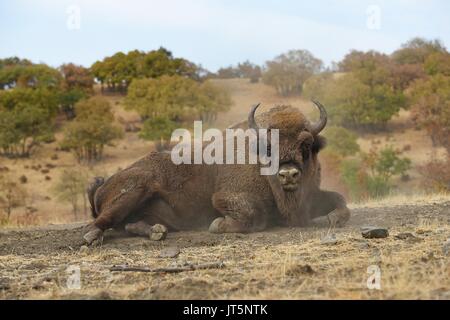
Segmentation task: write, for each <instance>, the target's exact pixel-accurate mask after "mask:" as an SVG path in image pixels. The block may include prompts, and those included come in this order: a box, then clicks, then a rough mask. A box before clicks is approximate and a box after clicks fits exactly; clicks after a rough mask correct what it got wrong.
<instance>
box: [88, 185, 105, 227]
mask: <svg viewBox="0 0 450 320" xmlns="http://www.w3.org/2000/svg"><path fill="white" fill-rule="evenodd" d="M104 183H105V179H104V178H103V177H95V178H94V181H93V182H92V183H91V184H90V185H89V186H88V188H87V190H86V191H87V196H88V199H89V203H90V205H91V213H92V216H93V217H94V219H95V218H97V215H98V213H97V211H96V209H95V203H94V196H95V192H96V191H97V189H98V188H100V187H101V186H102V185H103V184H104Z"/></svg>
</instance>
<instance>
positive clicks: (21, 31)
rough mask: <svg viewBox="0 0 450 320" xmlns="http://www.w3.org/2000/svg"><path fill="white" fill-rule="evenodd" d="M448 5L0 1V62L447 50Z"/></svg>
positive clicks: (221, 59)
mask: <svg viewBox="0 0 450 320" xmlns="http://www.w3.org/2000/svg"><path fill="white" fill-rule="evenodd" d="M449 13H450V1H448V0H313V1H311V0H309V1H300V0H277V1H276V0H272V1H271V0H240V1H238V0H190V1H187V0H160V1H153V0H147V1H145V0H122V1H119V0H15V1H12V0H0V58H5V57H9V56H19V57H21V58H28V59H30V60H32V61H33V62H36V63H37V62H44V63H47V64H49V65H51V66H54V67H57V66H59V65H61V64H62V63H67V62H74V63H76V64H81V65H84V66H90V65H91V64H92V63H93V62H95V61H97V60H101V59H103V58H104V57H106V56H109V55H112V54H114V53H115V52H117V51H123V52H127V51H130V50H134V49H138V50H145V51H149V50H153V49H157V48H159V47H160V46H163V47H165V48H167V49H169V50H170V51H172V53H173V54H174V56H176V57H183V58H187V59H189V60H191V61H193V62H195V63H197V64H201V65H202V66H203V67H205V68H207V69H209V70H210V71H216V70H217V69H218V68H220V67H226V66H229V65H234V64H237V63H238V62H243V61H245V60H247V59H248V60H250V61H252V62H254V63H257V64H263V63H264V62H265V61H267V60H270V59H273V58H274V57H276V56H277V55H279V54H281V53H283V52H286V51H288V50H291V49H307V50H309V51H310V52H311V53H313V54H314V55H315V56H316V57H318V58H320V59H322V60H323V61H324V63H325V64H326V65H329V64H330V63H331V62H332V61H339V60H341V59H342V58H343V57H344V56H345V54H346V53H348V52H349V51H350V50H351V49H357V50H372V49H373V50H378V51H381V52H385V53H391V52H392V51H394V50H395V49H397V48H399V47H400V46H401V44H403V43H405V42H406V41H408V40H409V39H411V38H413V37H416V36H420V37H425V38H428V39H439V40H441V41H442V43H443V44H444V45H445V46H446V47H447V48H450V18H449Z"/></svg>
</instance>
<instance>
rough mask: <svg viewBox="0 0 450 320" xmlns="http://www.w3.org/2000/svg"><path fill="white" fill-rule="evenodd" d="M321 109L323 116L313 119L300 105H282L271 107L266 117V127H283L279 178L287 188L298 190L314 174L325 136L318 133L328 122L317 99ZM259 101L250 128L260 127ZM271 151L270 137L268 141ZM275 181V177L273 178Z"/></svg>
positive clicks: (284, 187) (279, 181) (269, 128)
mask: <svg viewBox="0 0 450 320" xmlns="http://www.w3.org/2000/svg"><path fill="white" fill-rule="evenodd" d="M313 103H314V104H315V105H316V106H317V107H318V109H319V111H320V119H319V120H318V121H317V122H316V123H310V122H309V121H308V120H307V119H306V118H305V116H304V115H303V114H302V113H301V112H300V111H299V110H297V109H295V108H293V107H290V106H278V107H275V108H273V109H271V110H270V111H269V112H268V113H267V114H266V117H265V118H264V119H262V120H263V122H264V125H263V126H264V127H265V128H266V129H267V130H268V131H270V130H271V129H278V130H279V161H280V162H279V170H278V172H277V174H276V180H277V182H278V184H279V186H280V187H281V188H282V190H284V191H285V192H294V191H296V190H297V189H299V187H300V186H301V185H302V184H304V183H306V184H307V183H308V181H309V180H311V178H314V177H313V176H314V173H315V170H316V168H315V166H314V165H315V162H316V161H317V160H316V154H317V152H318V150H319V149H320V147H321V145H322V143H323V140H322V139H321V137H320V136H318V134H319V133H320V132H321V131H322V130H323V128H324V127H325V125H326V123H327V112H326V110H325V108H324V106H323V105H322V104H321V103H319V102H318V101H313ZM258 106H259V104H258V105H255V106H254V107H253V108H252V109H251V111H250V113H249V116H248V124H249V127H250V128H253V129H255V130H258V129H259V126H258V124H257V123H256V120H255V112H256V109H257V108H258ZM266 147H267V149H268V150H267V152H268V153H270V150H271V146H270V141H269V142H268V144H267V145H266ZM271 179H272V182H273V177H272V178H271Z"/></svg>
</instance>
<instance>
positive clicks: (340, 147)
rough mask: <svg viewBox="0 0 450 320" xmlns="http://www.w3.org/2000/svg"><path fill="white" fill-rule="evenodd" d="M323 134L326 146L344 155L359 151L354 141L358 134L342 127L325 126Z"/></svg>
mask: <svg viewBox="0 0 450 320" xmlns="http://www.w3.org/2000/svg"><path fill="white" fill-rule="evenodd" d="M324 136H325V137H326V138H327V148H328V149H329V150H331V151H333V152H336V153H337V154H339V155H341V156H343V157H346V156H352V155H355V154H356V153H357V152H358V151H359V145H358V143H357V142H356V140H357V139H358V136H357V135H356V134H355V133H353V132H352V131H350V130H347V129H345V128H342V127H327V128H326V130H325V132H324Z"/></svg>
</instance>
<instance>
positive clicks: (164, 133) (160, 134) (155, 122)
mask: <svg viewBox="0 0 450 320" xmlns="http://www.w3.org/2000/svg"><path fill="white" fill-rule="evenodd" d="M177 127H178V126H177V124H176V123H175V122H173V121H171V120H170V119H168V118H161V117H157V118H152V119H147V120H145V122H144V126H143V128H142V130H141V131H140V132H139V136H140V137H141V138H142V139H145V140H150V141H155V144H156V149H157V150H158V151H163V150H166V149H168V147H169V143H170V137H171V135H172V132H173V130H175V129H176V128H177Z"/></svg>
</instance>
